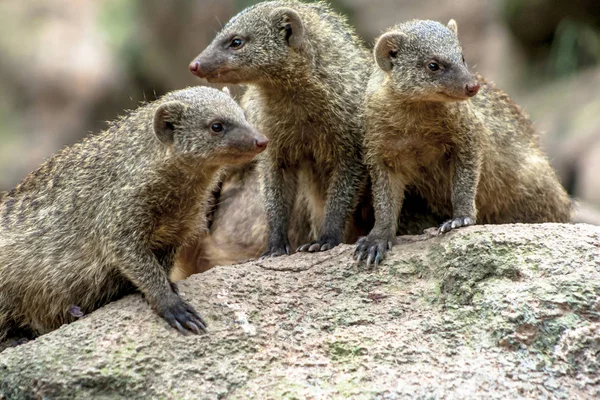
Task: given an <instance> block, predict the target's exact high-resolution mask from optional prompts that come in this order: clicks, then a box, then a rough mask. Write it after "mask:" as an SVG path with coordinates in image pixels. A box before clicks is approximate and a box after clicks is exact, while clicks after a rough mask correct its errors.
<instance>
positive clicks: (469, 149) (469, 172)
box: [438, 115, 489, 233]
mask: <svg viewBox="0 0 600 400" xmlns="http://www.w3.org/2000/svg"><path fill="white" fill-rule="evenodd" d="M473 118H476V117H475V116H474V115H473ZM477 128H478V129H481V130H483V129H484V128H483V127H482V126H478V127H477ZM488 134H489V133H488ZM479 136H480V135H476V134H473V135H468V134H467V135H465V136H464V139H463V140H464V143H462V145H461V146H458V147H457V149H456V152H455V154H453V158H452V169H451V171H452V219H451V220H448V221H446V222H444V223H443V224H442V225H441V226H440V228H439V230H438V232H439V233H446V232H449V231H451V230H452V229H456V228H460V227H463V226H469V225H474V224H475V221H476V215H477V208H476V206H475V196H476V194H477V185H478V184H479V176H480V174H481V153H480V152H474V151H473V149H474V148H477V146H479V144H478V143H476V140H477V138H478V137H479Z"/></svg>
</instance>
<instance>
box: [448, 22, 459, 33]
mask: <svg viewBox="0 0 600 400" xmlns="http://www.w3.org/2000/svg"><path fill="white" fill-rule="evenodd" d="M446 26H447V27H448V29H450V30H451V31H452V33H454V34H455V35H456V36H458V25H457V24H456V21H455V20H453V19H451V20H450V21H448V25H446Z"/></svg>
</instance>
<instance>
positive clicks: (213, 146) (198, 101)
mask: <svg viewBox="0 0 600 400" xmlns="http://www.w3.org/2000/svg"><path fill="white" fill-rule="evenodd" d="M153 128H154V133H155V135H156V137H157V138H158V140H159V141H160V142H161V143H162V144H163V145H165V146H169V148H170V149H171V152H172V153H173V154H174V155H177V156H181V157H182V158H183V159H188V160H193V161H197V160H201V161H202V162H203V163H205V164H206V165H218V166H221V165H235V164H241V163H245V162H248V161H250V160H251V159H252V158H254V156H256V155H257V154H258V153H260V152H261V151H263V150H264V149H265V148H266V147H267V143H268V140H267V138H266V137H265V136H264V135H263V134H261V133H260V132H259V131H258V130H256V129H255V128H254V127H252V125H250V124H249V123H248V121H246V118H245V117H244V113H243V111H242V109H241V108H240V107H239V106H238V105H237V103H236V102H235V101H234V100H233V99H232V98H231V96H230V95H229V94H228V93H226V92H223V91H220V90H217V89H214V88H209V87H201V86H198V87H192V88H188V89H184V90H179V91H176V92H171V93H169V94H168V95H166V96H164V97H163V98H162V99H161V100H160V101H158V102H156V111H155V112H154V120H153Z"/></svg>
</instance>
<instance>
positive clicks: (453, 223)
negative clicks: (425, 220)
mask: <svg viewBox="0 0 600 400" xmlns="http://www.w3.org/2000/svg"><path fill="white" fill-rule="evenodd" d="M474 224H475V221H474V220H473V218H471V217H458V218H454V219H450V220H448V221H446V222H444V223H443V224H442V225H441V226H440V228H439V229H438V233H447V232H450V231H451V230H452V229H456V228H460V227H463V226H469V225H474Z"/></svg>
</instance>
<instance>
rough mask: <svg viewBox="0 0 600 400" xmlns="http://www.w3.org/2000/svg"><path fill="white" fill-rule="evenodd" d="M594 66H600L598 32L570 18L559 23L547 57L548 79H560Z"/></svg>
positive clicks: (590, 26)
mask: <svg viewBox="0 0 600 400" xmlns="http://www.w3.org/2000/svg"><path fill="white" fill-rule="evenodd" d="M595 64H600V30H598V29H597V28H596V27H594V26H592V25H589V24H587V23H585V22H581V21H577V20H574V19H572V18H565V19H563V20H562V21H560V23H559V24H558V26H557V27H556V31H555V33H554V40H553V41H552V45H551V48H550V55H549V57H548V69H547V73H548V75H549V77H550V78H551V79H554V78H561V77H564V76H567V75H571V74H573V73H574V72H577V71H578V70H580V69H583V68H585V67H589V66H592V65H595Z"/></svg>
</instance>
